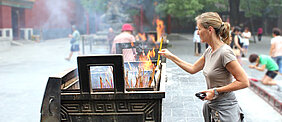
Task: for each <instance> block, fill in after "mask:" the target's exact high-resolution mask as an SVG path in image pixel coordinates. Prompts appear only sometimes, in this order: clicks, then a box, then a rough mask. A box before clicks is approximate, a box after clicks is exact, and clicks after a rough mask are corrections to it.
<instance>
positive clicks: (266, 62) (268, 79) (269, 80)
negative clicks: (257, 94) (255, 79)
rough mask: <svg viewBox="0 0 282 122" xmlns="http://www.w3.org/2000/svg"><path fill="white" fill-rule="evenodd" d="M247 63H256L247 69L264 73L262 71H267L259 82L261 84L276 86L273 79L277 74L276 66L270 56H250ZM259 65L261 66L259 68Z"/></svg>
mask: <svg viewBox="0 0 282 122" xmlns="http://www.w3.org/2000/svg"><path fill="white" fill-rule="evenodd" d="M249 61H250V62H251V63H254V62H255V63H256V64H255V65H249V68H252V69H256V70H258V71H264V69H267V72H266V73H265V75H264V77H263V78H262V80H261V81H262V83H263V84H265V85H276V82H275V81H274V80H273V79H274V78H275V77H276V76H277V74H278V65H277V64H276V62H275V61H274V60H273V59H272V58H271V57H270V56H267V55H257V54H252V55H250V57H249ZM260 64H261V66H260V67H259V65H260Z"/></svg>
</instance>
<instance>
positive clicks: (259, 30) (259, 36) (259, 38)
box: [257, 28, 263, 41]
mask: <svg viewBox="0 0 282 122" xmlns="http://www.w3.org/2000/svg"><path fill="white" fill-rule="evenodd" d="M262 33H263V29H262V28H258V33H257V35H258V40H259V41H261V37H262Z"/></svg>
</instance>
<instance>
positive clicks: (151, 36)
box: [149, 34, 156, 43]
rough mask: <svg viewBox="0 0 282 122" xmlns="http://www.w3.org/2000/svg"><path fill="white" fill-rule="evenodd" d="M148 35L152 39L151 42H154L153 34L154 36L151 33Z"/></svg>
mask: <svg viewBox="0 0 282 122" xmlns="http://www.w3.org/2000/svg"><path fill="white" fill-rule="evenodd" d="M149 37H150V39H151V40H152V42H154V43H155V42H156V40H155V36H154V35H153V34H150V35H149Z"/></svg>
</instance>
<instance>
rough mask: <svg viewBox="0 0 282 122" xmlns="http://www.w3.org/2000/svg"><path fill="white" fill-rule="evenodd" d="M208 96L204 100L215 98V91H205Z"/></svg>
mask: <svg viewBox="0 0 282 122" xmlns="http://www.w3.org/2000/svg"><path fill="white" fill-rule="evenodd" d="M203 92H205V93H206V94H207V96H206V97H205V99H204V100H212V99H213V97H214V90H213V89H208V90H206V91H203Z"/></svg>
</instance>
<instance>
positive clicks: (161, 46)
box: [156, 37, 164, 66]
mask: <svg viewBox="0 0 282 122" xmlns="http://www.w3.org/2000/svg"><path fill="white" fill-rule="evenodd" d="M163 40H164V38H163V37H162V38H161V44H160V49H159V51H161V50H162V46H163ZM160 57H161V55H160V54H159V53H158V60H157V65H156V66H158V65H159V62H160Z"/></svg>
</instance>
